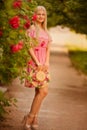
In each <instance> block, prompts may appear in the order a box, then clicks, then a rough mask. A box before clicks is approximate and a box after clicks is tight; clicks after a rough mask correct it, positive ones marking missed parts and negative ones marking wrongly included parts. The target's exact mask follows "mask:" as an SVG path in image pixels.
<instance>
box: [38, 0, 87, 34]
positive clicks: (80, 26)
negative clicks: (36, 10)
mask: <svg viewBox="0 0 87 130" xmlns="http://www.w3.org/2000/svg"><path fill="white" fill-rule="evenodd" d="M37 2H38V4H39V5H44V6H45V7H46V9H47V12H48V26H49V27H51V26H56V25H62V26H67V27H69V28H71V29H73V30H75V31H76V32H78V33H83V34H87V1H85V0H44V1H41V0H37Z"/></svg>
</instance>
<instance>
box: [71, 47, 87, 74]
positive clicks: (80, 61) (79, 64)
mask: <svg viewBox="0 0 87 130" xmlns="http://www.w3.org/2000/svg"><path fill="white" fill-rule="evenodd" d="M69 57H70V59H71V62H72V64H73V65H74V67H75V68H76V69H77V70H79V71H81V72H83V73H84V74H86V75H87V49H81V48H73V49H70V48H69Z"/></svg>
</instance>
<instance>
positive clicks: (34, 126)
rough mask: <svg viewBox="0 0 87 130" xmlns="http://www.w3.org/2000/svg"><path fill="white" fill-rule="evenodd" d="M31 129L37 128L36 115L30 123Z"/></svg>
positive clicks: (35, 129)
mask: <svg viewBox="0 0 87 130" xmlns="http://www.w3.org/2000/svg"><path fill="white" fill-rule="evenodd" d="M31 128H32V130H37V129H38V120H37V115H35V116H34V118H33V122H32V124H31Z"/></svg>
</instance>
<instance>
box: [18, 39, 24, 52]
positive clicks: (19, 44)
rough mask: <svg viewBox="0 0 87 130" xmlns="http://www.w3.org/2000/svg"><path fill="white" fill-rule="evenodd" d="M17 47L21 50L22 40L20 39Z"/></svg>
mask: <svg viewBox="0 0 87 130" xmlns="http://www.w3.org/2000/svg"><path fill="white" fill-rule="evenodd" d="M18 48H19V50H21V49H22V48H23V42H22V41H20V42H19V43H18Z"/></svg>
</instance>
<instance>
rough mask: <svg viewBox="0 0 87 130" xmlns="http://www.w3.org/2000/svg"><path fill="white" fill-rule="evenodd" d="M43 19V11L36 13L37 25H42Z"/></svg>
mask: <svg viewBox="0 0 87 130" xmlns="http://www.w3.org/2000/svg"><path fill="white" fill-rule="evenodd" d="M45 17H46V14H45V11H43V10H38V11H37V22H38V23H43V22H44V20H45Z"/></svg>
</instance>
